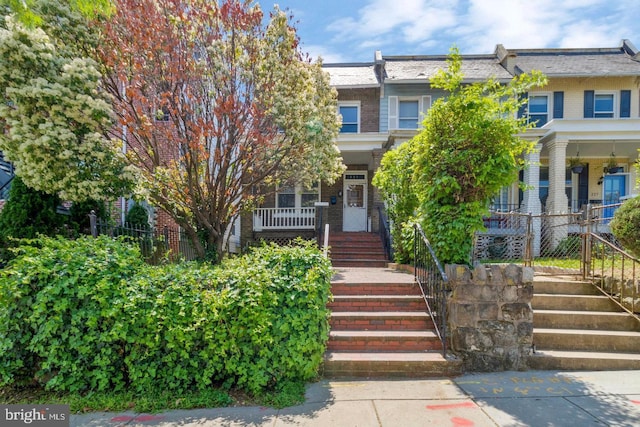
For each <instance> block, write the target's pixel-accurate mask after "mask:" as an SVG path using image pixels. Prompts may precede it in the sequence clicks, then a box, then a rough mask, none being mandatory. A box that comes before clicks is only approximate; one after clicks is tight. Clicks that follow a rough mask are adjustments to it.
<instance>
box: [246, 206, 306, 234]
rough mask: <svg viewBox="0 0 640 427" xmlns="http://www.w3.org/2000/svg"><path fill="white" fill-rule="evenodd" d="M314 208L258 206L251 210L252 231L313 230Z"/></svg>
mask: <svg viewBox="0 0 640 427" xmlns="http://www.w3.org/2000/svg"><path fill="white" fill-rule="evenodd" d="M315 227H316V208H315V207H310V208H258V209H256V210H254V211H253V231H264V230H313V229H314V228H315Z"/></svg>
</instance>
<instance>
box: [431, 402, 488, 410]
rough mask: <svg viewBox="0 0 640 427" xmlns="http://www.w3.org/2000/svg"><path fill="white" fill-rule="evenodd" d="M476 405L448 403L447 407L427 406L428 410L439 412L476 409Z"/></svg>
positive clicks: (471, 403)
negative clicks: (442, 410)
mask: <svg viewBox="0 0 640 427" xmlns="http://www.w3.org/2000/svg"><path fill="white" fill-rule="evenodd" d="M475 407H476V404H475V403H473V402H462V403H448V404H446V405H427V409H432V410H439V409H455V408H475Z"/></svg>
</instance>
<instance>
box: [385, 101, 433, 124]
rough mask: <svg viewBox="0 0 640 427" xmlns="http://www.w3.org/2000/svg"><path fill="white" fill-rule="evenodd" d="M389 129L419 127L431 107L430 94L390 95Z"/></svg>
mask: <svg viewBox="0 0 640 427" xmlns="http://www.w3.org/2000/svg"><path fill="white" fill-rule="evenodd" d="M388 101H389V111H388V115H389V130H393V129H418V128H419V127H420V125H421V124H422V119H423V117H424V115H425V114H426V113H427V110H428V109H429V108H430V107H431V97H430V96H420V97H398V96H390V97H389V100H388Z"/></svg>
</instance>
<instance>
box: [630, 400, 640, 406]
mask: <svg viewBox="0 0 640 427" xmlns="http://www.w3.org/2000/svg"><path fill="white" fill-rule="evenodd" d="M631 403H635V404H636V405H640V400H632V401H631Z"/></svg>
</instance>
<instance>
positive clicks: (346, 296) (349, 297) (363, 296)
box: [333, 294, 422, 301]
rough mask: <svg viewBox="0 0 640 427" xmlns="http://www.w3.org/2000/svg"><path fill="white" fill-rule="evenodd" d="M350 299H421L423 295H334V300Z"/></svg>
mask: <svg viewBox="0 0 640 427" xmlns="http://www.w3.org/2000/svg"><path fill="white" fill-rule="evenodd" d="M349 299H363V300H377V299H383V300H396V299H417V300H421V299H422V295H412V294H406V295H334V296H333V300H334V301H336V300H349Z"/></svg>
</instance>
